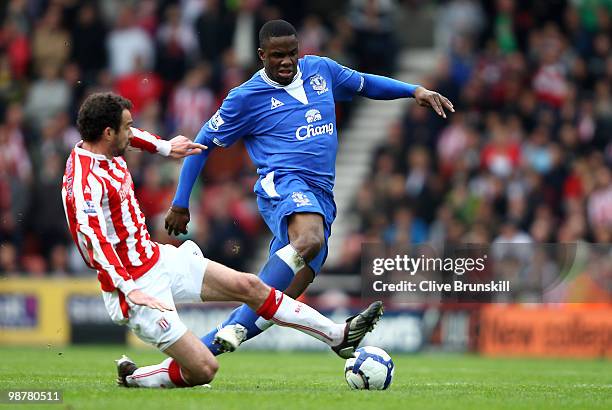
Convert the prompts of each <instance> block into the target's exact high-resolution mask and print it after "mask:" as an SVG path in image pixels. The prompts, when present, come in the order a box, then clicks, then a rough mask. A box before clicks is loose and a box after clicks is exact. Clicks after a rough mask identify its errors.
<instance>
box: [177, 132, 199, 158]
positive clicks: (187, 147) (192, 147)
mask: <svg viewBox="0 0 612 410" xmlns="http://www.w3.org/2000/svg"><path fill="white" fill-rule="evenodd" d="M170 148H171V149H170V155H169V156H170V157H172V158H177V159H180V158H185V157H188V156H190V155H199V154H201V153H202V151H204V150H205V149H208V147H207V146H206V145H202V144H199V143H197V142H193V141H191V140H190V139H189V138H187V137H185V136H183V135H177V136H176V137H174V138H172V139H171V140H170Z"/></svg>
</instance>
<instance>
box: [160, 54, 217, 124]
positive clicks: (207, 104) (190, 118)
mask: <svg viewBox="0 0 612 410" xmlns="http://www.w3.org/2000/svg"><path fill="white" fill-rule="evenodd" d="M209 77H210V68H209V67H208V66H207V65H204V64H201V65H199V66H197V67H195V68H193V69H191V70H190V71H189V72H188V73H187V75H186V76H185V78H184V79H183V81H182V83H181V84H180V85H179V86H178V87H177V88H176V89H175V91H174V93H173V95H172V97H171V100H170V104H169V107H168V108H169V110H168V111H169V114H170V121H171V123H172V126H171V128H172V129H173V130H178V132H179V133H182V134H184V135H187V136H193V135H195V134H196V133H197V132H198V131H199V130H200V128H201V127H202V123H203V121H205V120H207V119H208V118H210V117H211V116H212V115H213V113H214V112H215V110H216V108H217V103H216V101H215V96H214V94H213V92H212V90H211V89H210V88H208V81H209Z"/></svg>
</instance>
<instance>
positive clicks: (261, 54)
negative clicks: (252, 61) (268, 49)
mask: <svg viewBox="0 0 612 410" xmlns="http://www.w3.org/2000/svg"><path fill="white" fill-rule="evenodd" d="M257 55H258V56H259V59H260V60H261V61H264V60H265V58H266V53H265V51H264V50H263V48H261V47H259V48H258V49H257Z"/></svg>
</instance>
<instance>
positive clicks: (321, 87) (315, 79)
mask: <svg viewBox="0 0 612 410" xmlns="http://www.w3.org/2000/svg"><path fill="white" fill-rule="evenodd" d="M310 85H311V86H312V89H313V90H315V91H316V92H317V94H318V95H321V94H323V93H325V92H327V91H329V89H328V88H327V81H325V78H323V77H322V76H321V75H320V74H315V75H313V76H312V78H310Z"/></svg>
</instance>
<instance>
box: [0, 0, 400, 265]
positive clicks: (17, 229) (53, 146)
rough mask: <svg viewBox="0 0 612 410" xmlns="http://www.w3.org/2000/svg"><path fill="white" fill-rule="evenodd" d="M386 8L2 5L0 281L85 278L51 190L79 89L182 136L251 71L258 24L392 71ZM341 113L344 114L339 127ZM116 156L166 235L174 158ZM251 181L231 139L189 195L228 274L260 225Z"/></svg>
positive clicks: (198, 237)
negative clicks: (278, 26) (291, 28)
mask: <svg viewBox="0 0 612 410" xmlns="http://www.w3.org/2000/svg"><path fill="white" fill-rule="evenodd" d="M393 14H394V5H393V4H392V2H390V1H380V2H378V1H377V2H364V1H359V0H356V1H342V2H323V1H311V2H305V1H304V2H302V1H283V0H278V1H273V0H270V1H263V0H236V1H230V0H228V1H223V0H182V1H179V0H175V1H172V0H159V1H155V0H134V1H123V0H97V1H93V0H91V1H77V0H8V1H3V2H2V3H1V5H0V146H1V147H2V150H0V275H9V276H12V275H19V274H21V273H22V272H28V274H30V275H32V276H44V275H66V274H68V275H81V274H89V273H88V270H87V269H86V267H85V266H84V265H83V264H82V261H81V260H80V259H81V258H80V256H79V255H78V252H77V251H76V249H75V248H74V247H73V246H72V245H71V241H70V238H69V236H68V231H67V228H66V222H65V217H64V212H63V209H62V200H61V195H60V186H61V179H62V174H63V170H64V164H65V160H66V158H67V156H68V153H69V152H70V150H71V149H72V147H73V146H74V144H75V143H76V142H77V141H78V140H79V134H78V132H77V130H76V128H75V125H74V124H75V119H76V114H77V110H78V107H79V105H80V103H81V102H82V101H83V99H84V97H85V96H86V95H88V94H89V93H91V92H95V91H107V90H112V91H115V92H117V93H120V94H122V95H123V96H125V97H127V98H129V99H130V100H131V101H132V102H133V105H134V107H133V110H132V114H133V116H134V118H135V125H136V126H137V127H140V128H142V129H146V130H148V131H151V132H153V133H156V134H157V135H160V136H163V137H164V138H170V137H172V136H174V135H176V134H183V135H186V136H189V137H193V136H194V135H195V134H196V133H197V131H198V130H199V128H200V127H201V126H202V124H203V123H204V122H205V121H206V120H207V119H208V118H209V117H210V116H211V115H212V114H213V113H214V112H215V111H216V110H217V108H218V107H219V105H220V103H221V101H222V100H223V98H224V97H225V95H226V94H227V92H228V91H229V90H230V89H231V88H233V87H235V86H237V85H239V84H240V83H242V82H243V81H245V80H246V79H247V78H248V77H250V76H251V75H252V73H253V72H255V71H256V70H257V69H258V68H259V64H258V61H257V55H256V50H257V32H258V30H259V28H260V26H261V25H262V24H263V22H265V21H267V20H270V19H275V18H286V19H288V20H289V21H292V22H293V23H294V24H295V25H296V27H297V28H298V30H299V35H300V40H301V50H300V51H301V54H323V55H328V56H330V57H332V58H334V59H336V60H337V61H339V62H341V63H344V64H347V65H351V66H355V67H360V68H362V69H365V70H368V71H370V72H378V73H390V72H391V71H392V64H393V57H394V55H395V52H394V48H393V47H391V44H392V41H391V38H392V35H393V34H392V27H393V26H392V24H390V23H389V22H390V21H391V19H392V18H393ZM383 46H384V47H383ZM340 110H342V107H341V108H340ZM347 115H348V107H346V106H345V107H344V111H339V121H341V120H342V119H344V118H346V116H347ZM127 160H128V164H129V166H130V169H131V172H132V175H133V177H134V182H135V186H136V191H137V195H138V198H139V199H140V203H141V205H142V211H143V213H144V214H145V216H146V219H147V221H148V223H149V224H150V226H149V231H150V232H151V234H152V237H153V238H154V239H155V240H158V241H161V242H170V241H172V240H175V239H173V238H169V237H167V236H166V234H165V232H164V230H163V217H164V214H165V211H166V210H167V208H168V207H169V205H170V203H171V200H172V196H173V194H174V189H175V187H176V183H177V178H178V172H179V166H180V164H179V163H178V162H176V161H170V160H167V159H165V158H159V157H158V156H154V155H148V154H141V153H133V152H128V154H127ZM255 178H256V174H255V170H254V169H253V168H252V164H251V163H250V160H248V158H247V156H246V153H245V151H244V149H243V147H242V145H241V144H236V146H234V147H232V148H230V149H228V150H225V152H223V155H222V156H221V157H220V158H219V159H217V158H216V155H215V154H213V155H212V157H211V158H210V159H209V163H208V164H207V167H206V169H205V171H204V179H203V180H204V186H205V189H204V188H202V185H200V187H199V189H196V190H195V192H194V193H193V195H192V201H191V215H192V223H191V224H190V236H191V238H192V239H194V240H195V241H196V242H198V244H199V245H200V247H201V248H202V249H204V251H205V252H206V253H207V254H208V255H212V257H213V258H214V259H215V260H217V261H219V262H222V263H224V264H227V265H229V266H232V267H234V268H237V269H244V268H245V263H246V261H247V260H248V258H249V257H250V255H251V253H252V252H253V250H254V246H255V244H256V243H257V240H256V238H258V237H259V235H258V234H259V233H260V232H262V230H263V228H264V227H263V223H262V221H261V219H260V217H259V214H258V212H257V209H256V204H255V201H254V196H253V195H252V193H251V191H252V186H253V183H254V181H255ZM200 184H201V182H200Z"/></svg>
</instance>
